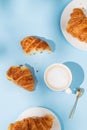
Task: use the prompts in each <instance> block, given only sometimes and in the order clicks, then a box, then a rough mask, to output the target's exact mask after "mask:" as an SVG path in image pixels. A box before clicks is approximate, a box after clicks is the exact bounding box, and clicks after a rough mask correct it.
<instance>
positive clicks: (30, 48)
mask: <svg viewBox="0 0 87 130" xmlns="http://www.w3.org/2000/svg"><path fill="white" fill-rule="evenodd" d="M21 46H22V49H23V51H24V52H25V53H26V54H33V53H35V52H43V51H48V52H50V51H51V47H50V46H49V45H48V43H47V42H45V41H44V40H42V39H40V38H36V37H34V36H29V37H26V38H24V39H23V40H22V41H21Z"/></svg>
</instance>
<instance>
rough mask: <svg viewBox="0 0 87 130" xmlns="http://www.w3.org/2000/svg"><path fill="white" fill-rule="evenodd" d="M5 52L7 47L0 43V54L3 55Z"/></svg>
mask: <svg viewBox="0 0 87 130" xmlns="http://www.w3.org/2000/svg"><path fill="white" fill-rule="evenodd" d="M6 53H7V48H6V46H5V45H4V43H0V56H3V55H5V54H6Z"/></svg>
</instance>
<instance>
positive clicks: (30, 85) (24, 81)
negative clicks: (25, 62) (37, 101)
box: [6, 66, 35, 91]
mask: <svg viewBox="0 0 87 130" xmlns="http://www.w3.org/2000/svg"><path fill="white" fill-rule="evenodd" d="M6 75H7V78H8V79H9V80H11V81H13V82H14V83H16V84H17V85H19V86H21V87H22V88H24V89H26V90H28V91H33V90H34V85H35V81H34V78H33V75H32V72H31V70H30V69H29V68H27V67H25V66H12V67H10V68H9V69H8V71H7V73H6Z"/></svg>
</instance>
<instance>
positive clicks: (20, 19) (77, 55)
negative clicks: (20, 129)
mask: <svg viewBox="0 0 87 130" xmlns="http://www.w3.org/2000/svg"><path fill="white" fill-rule="evenodd" d="M69 2H70V0H0V130H7V127H8V125H9V124H10V123H11V122H14V121H15V120H16V119H17V117H18V116H19V115H20V114H21V112H23V111H24V110H25V109H27V108H30V107H36V106H42V107H46V108H49V109H50V110H52V111H53V112H54V113H56V115H57V116H58V117H59V119H60V122H61V125H62V130H82V129H83V130H86V129H87V82H86V81H87V80H86V79H87V62H86V58H87V52H86V51H81V50H78V49H76V48H74V47H73V46H71V45H70V44H69V43H68V42H67V41H66V40H65V38H64V36H63V35H62V32H61V29H60V17H61V13H62V11H63V9H64V7H65V6H66V5H67V4H68V3H69ZM28 35H35V36H39V37H43V39H45V40H47V41H49V44H51V43H52V44H54V46H55V50H54V52H52V53H51V54H45V53H44V54H40V55H39V54H38V55H34V56H26V55H25V54H24V53H23V51H22V49H21V46H20V40H21V39H23V38H24V37H26V36H28ZM25 63H26V64H29V65H31V66H32V67H33V68H34V70H35V76H36V77H37V80H38V84H37V86H36V88H35V91H34V92H32V93H31V92H28V91H26V90H24V89H21V88H20V87H18V86H17V85H15V84H13V83H12V82H10V81H8V80H7V78H6V75H5V74H6V71H7V69H8V68H9V67H10V66H12V65H20V64H25ZM52 63H64V64H66V65H67V66H68V67H70V69H71V71H72V74H73V82H72V84H71V88H73V87H75V88H77V87H80V86H81V87H83V88H84V89H85V93H84V95H83V96H82V98H81V99H80V100H79V102H78V105H77V109H76V112H75V115H74V118H73V120H71V121H70V120H69V119H68V116H69V113H70V111H71V108H72V106H73V103H74V101H75V95H68V94H66V93H65V92H54V91H52V90H50V89H49V88H47V87H46V85H45V83H44V80H43V74H44V71H45V69H46V67H47V66H49V65H50V64H52ZM36 70H39V72H38V73H37V72H36Z"/></svg>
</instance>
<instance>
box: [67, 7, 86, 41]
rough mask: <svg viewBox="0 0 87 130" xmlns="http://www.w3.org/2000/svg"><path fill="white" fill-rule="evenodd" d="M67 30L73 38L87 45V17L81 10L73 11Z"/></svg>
mask: <svg viewBox="0 0 87 130" xmlns="http://www.w3.org/2000/svg"><path fill="white" fill-rule="evenodd" d="M70 16H71V18H70V20H69V21H68V25H67V27H66V30H67V32H68V33H70V34H71V35H72V36H73V37H76V38H78V39H79V40H80V41H83V42H86V43H87V17H86V15H85V14H84V12H83V10H82V9H80V8H75V9H73V12H72V13H71V15H70Z"/></svg>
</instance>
